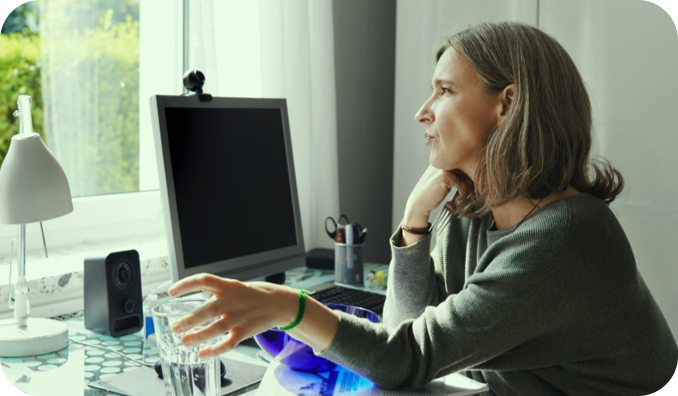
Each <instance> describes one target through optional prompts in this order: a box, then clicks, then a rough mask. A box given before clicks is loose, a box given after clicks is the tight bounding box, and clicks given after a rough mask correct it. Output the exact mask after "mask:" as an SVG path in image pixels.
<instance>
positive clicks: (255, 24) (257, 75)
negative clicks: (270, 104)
mask: <svg viewBox="0 0 678 396" xmlns="http://www.w3.org/2000/svg"><path fill="white" fill-rule="evenodd" d="M189 4H190V9H189V64H188V66H189V69H198V70H200V71H202V72H203V73H204V74H205V76H206V81H205V86H204V90H205V92H207V93H211V94H212V95H215V96H230V97H263V98H286V99H287V107H288V112H289V119H290V132H291V136H292V149H293V153H294V167H295V172H296V179H297V189H298V194H299V205H300V209H301V221H302V226H303V231H304V244H305V248H306V250H310V249H313V248H315V247H328V248H332V247H333V242H332V240H330V238H328V237H327V235H326V234H325V229H324V220H325V218H326V217H327V216H333V217H337V216H339V177H338V164H337V129H336V94H335V85H334V84H335V79H334V43H333V42H334V38H333V24H332V2H331V0H284V1H283V0H258V1H257V0H254V1H247V2H244V1H233V0H227V1H224V0H192V1H191V2H190V3H189ZM271 198H275V192H274V191H272V192H271Z"/></svg>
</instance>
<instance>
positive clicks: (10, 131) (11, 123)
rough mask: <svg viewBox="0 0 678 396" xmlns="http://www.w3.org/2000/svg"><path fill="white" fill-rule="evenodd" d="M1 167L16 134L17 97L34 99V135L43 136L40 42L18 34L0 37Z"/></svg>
mask: <svg viewBox="0 0 678 396" xmlns="http://www.w3.org/2000/svg"><path fill="white" fill-rule="evenodd" d="M0 79H1V80H0V83H1V84H2V89H0V165H1V164H2V161H3V160H4V159H5V155H6V154H7V150H8V149H9V142H10V140H11V139H12V136H13V135H14V134H16V133H18V132H19V119H18V118H17V117H15V116H14V115H13V113H14V111H15V110H17V100H18V99H19V95H30V96H31V98H32V99H33V107H32V111H31V114H32V115H33V131H34V132H37V133H40V134H41V135H42V131H43V122H42V92H41V83H40V39H39V38H38V36H37V35H30V36H23V35H22V34H21V33H11V34H9V35H5V34H3V35H0Z"/></svg>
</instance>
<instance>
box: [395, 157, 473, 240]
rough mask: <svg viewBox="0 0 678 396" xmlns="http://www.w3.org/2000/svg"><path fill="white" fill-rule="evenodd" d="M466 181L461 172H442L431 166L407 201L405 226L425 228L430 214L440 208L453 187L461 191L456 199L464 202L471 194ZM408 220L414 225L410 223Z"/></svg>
mask: <svg viewBox="0 0 678 396" xmlns="http://www.w3.org/2000/svg"><path fill="white" fill-rule="evenodd" d="M465 179H466V178H465V177H464V174H463V172H461V171H459V170H453V171H448V170H440V169H436V168H434V167H433V165H429V166H428V169H426V172H424V174H423V175H422V176H421V179H419V182H417V185H416V186H415V187H414V190H412V193H411V194H410V198H409V199H408V200H407V206H406V209H405V224H407V225H408V226H410V227H425V226H426V224H428V216H429V214H430V213H431V212H432V211H433V210H434V209H435V208H437V207H438V206H440V204H441V203H442V202H443V200H444V199H445V197H446V196H447V195H448V194H449V193H450V191H451V190H452V187H456V188H457V190H459V191H458V193H457V194H456V195H455V198H456V199H458V200H460V201H462V200H464V199H465V198H466V197H467V196H468V194H469V193H470V191H469V190H470V188H469V186H468V185H467V183H466V182H465ZM408 220H410V221H412V222H413V224H410V223H408Z"/></svg>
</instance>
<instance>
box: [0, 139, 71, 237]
mask: <svg viewBox="0 0 678 396" xmlns="http://www.w3.org/2000/svg"><path fill="white" fill-rule="evenodd" d="M72 211H73V201H72V200H71V190H70V188H69V186H68V179H66V174H65V173H64V170H63V169H62V168H61V165H59V161H57V159H56V158H55V157H54V155H52V153H51V152H50V151H49V149H48V148H47V147H46V146H45V144H44V143H43V142H42V139H41V138H40V135H38V134H37V133H20V134H17V135H14V136H12V142H11V144H10V146H9V151H8V152H7V156H6V157H5V160H4V162H3V163H2V168H0V222H2V223H6V224H26V223H33V222H36V221H43V220H49V219H53V218H55V217H59V216H63V215H65V214H67V213H70V212H72Z"/></svg>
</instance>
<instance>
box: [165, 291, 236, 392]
mask: <svg viewBox="0 0 678 396" xmlns="http://www.w3.org/2000/svg"><path fill="white" fill-rule="evenodd" d="M206 302H207V300H204V299H195V300H174V301H170V302H166V303H164V304H159V305H156V306H155V307H154V308H153V325H154V327H155V337H156V338H155V339H156V345H157V347H158V351H159V352H160V357H161V359H162V375H163V378H164V381H165V394H166V395H167V396H189V395H190V396H219V395H220V394H221V367H220V365H221V363H220V361H219V356H214V357H211V358H208V359H204V358H198V352H199V351H200V350H202V349H203V348H205V347H207V346H211V345H214V344H216V343H218V342H220V341H221V340H222V338H223V334H222V335H220V336H219V337H217V338H213V339H211V340H209V341H206V342H203V343H202V344H198V345H192V346H190V347H187V346H184V345H183V344H182V343H181V338H182V337H183V336H185V335H186V334H192V333H197V332H199V331H200V330H202V329H204V328H206V327H209V326H210V325H211V324H212V323H214V322H215V321H217V320H218V319H219V318H214V319H211V320H209V321H207V322H205V323H202V324H201V325H199V326H196V327H194V328H193V329H191V330H189V331H188V332H185V333H174V332H173V331H172V325H173V324H174V322H176V321H178V320H179V319H181V318H183V317H184V316H186V315H188V314H190V313H191V312H193V311H194V310H195V309H197V308H199V307H200V306H202V305H204V304H205V303H206Z"/></svg>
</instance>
